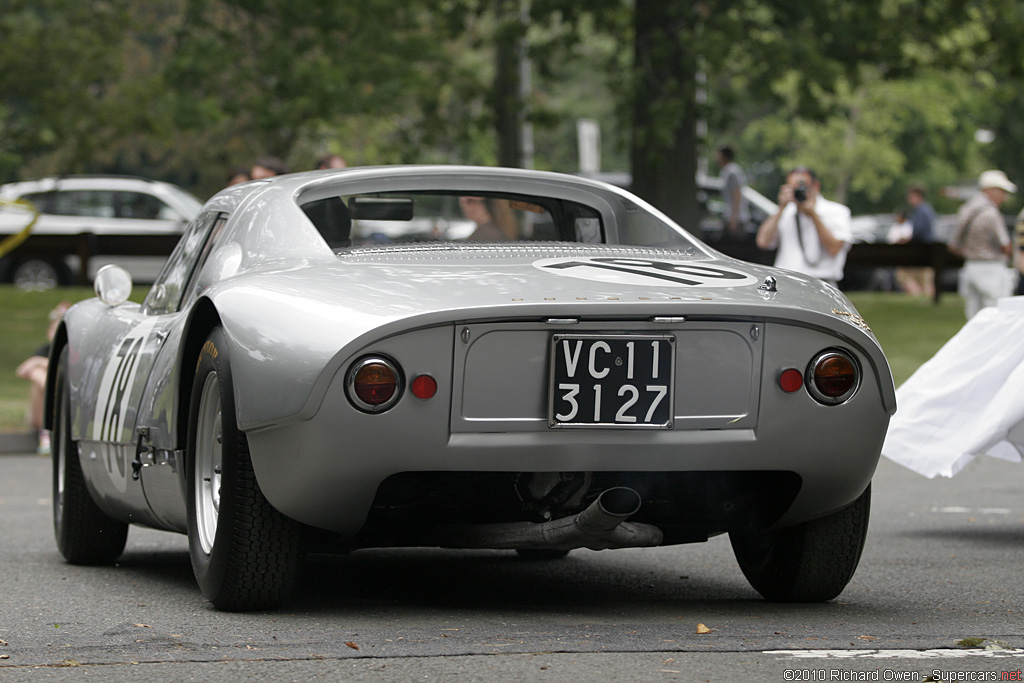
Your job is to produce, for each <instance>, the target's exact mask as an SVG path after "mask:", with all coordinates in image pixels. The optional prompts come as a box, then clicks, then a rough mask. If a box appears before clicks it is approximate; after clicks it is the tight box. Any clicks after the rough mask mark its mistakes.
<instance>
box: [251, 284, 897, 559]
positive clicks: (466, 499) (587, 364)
mask: <svg viewBox="0 0 1024 683" xmlns="http://www.w3.org/2000/svg"><path fill="white" fill-rule="evenodd" d="M579 298H583V297H579ZM702 298H703V299H709V300H710V299H711V297H693V296H690V297H685V299H687V300H686V301H682V300H681V298H680V297H673V296H671V295H661V296H659V295H656V294H654V293H653V292H652V293H651V295H650V296H645V295H640V296H632V297H622V296H619V297H608V296H603V297H600V296H599V297H594V296H589V297H586V300H584V301H580V300H576V299H577V297H570V299H572V300H571V301H567V300H566V299H565V298H564V297H561V296H558V295H556V296H554V297H543V296H536V297H532V298H531V297H524V298H523V299H521V300H518V301H510V302H507V303H505V304H503V305H501V306H490V307H482V308H479V309H477V310H465V309H463V310H458V311H446V312H443V313H441V312H439V313H436V314H434V315H433V316H428V317H426V318H425V319H424V321H423V324H420V325H416V324H415V323H410V324H412V325H413V327H414V328H415V329H410V330H408V331H401V332H397V333H394V334H388V335H385V336H382V337H381V338H378V339H372V340H369V341H366V340H364V341H362V342H361V343H360V344H359V345H358V347H357V348H353V349H351V350H347V351H346V353H345V354H344V357H343V358H339V359H338V361H337V363H336V365H335V366H333V368H332V370H331V372H332V379H331V381H330V384H329V387H328V388H327V389H326V390H325V392H324V393H323V396H322V399H320V400H319V402H318V405H317V407H316V410H315V414H314V415H313V416H312V417H311V418H310V419H308V420H301V421H295V422H286V423H284V424H276V425H273V426H267V427H265V428H260V429H255V430H252V431H251V432H250V433H249V440H250V444H251V447H252V453H253V461H254V465H255V467H256V471H257V474H258V475H259V479H260V483H261V487H262V488H263V490H264V492H265V493H266V495H267V497H268V499H269V500H270V501H271V502H272V503H273V504H274V505H275V506H276V507H278V508H279V509H280V510H281V511H282V512H284V513H285V514H287V515H289V516H291V517H294V518H295V519H298V520H299V521H302V522H304V523H306V524H309V525H311V526H314V527H318V528H321V529H325V530H329V531H333V532H337V533H338V534H340V535H341V536H342V537H344V538H347V539H349V540H350V542H351V543H352V544H353V545H356V546H359V545H379V544H384V545H387V544H403V545H406V544H407V545H417V544H440V545H456V546H464V545H470V546H474V547H477V546H479V547H509V546H507V545H502V544H501V543H500V542H499V541H496V540H491V541H487V540H480V539H479V538H477V537H475V536H474V537H472V538H473V540H467V538H468V537H466V536H465V535H458V534H456V535H455V536H454V537H449V536H446V535H445V532H444V531H443V530H444V529H449V530H450V529H451V528H452V527H453V525H454V526H460V525H465V524H477V525H493V524H515V523H523V522H527V523H535V524H542V523H545V522H548V521H550V520H557V519H560V518H563V517H565V516H567V515H573V514H577V513H579V512H580V511H582V510H583V509H585V508H586V507H587V506H588V505H591V504H593V503H594V501H595V500H596V499H597V498H598V496H599V495H600V494H601V493H602V492H604V491H607V490H610V489H617V488H623V487H624V488H626V489H629V490H631V491H633V492H635V493H636V495H637V498H638V501H639V509H638V510H636V511H635V514H633V515H632V516H631V519H632V521H635V522H639V523H643V524H649V525H652V526H655V527H657V528H658V529H660V530H661V532H662V533H663V539H661V540H660V541H659V542H664V543H679V542H690V541H701V540H706V539H707V538H708V537H709V536H710V535H714V534H718V533H724V532H729V531H734V530H754V529H770V528H775V527H783V526H788V525H792V524H796V523H800V522H804V521H807V520H810V519H814V518H816V517H820V516H823V515H826V514H828V513H830V512H832V511H834V510H836V509H839V508H841V507H843V506H845V505H847V504H849V503H850V502H852V501H853V500H855V499H856V498H857V497H858V495H860V494H861V492H863V490H864V489H865V487H866V486H867V484H868V482H869V481H870V479H871V476H872V473H873V471H874V468H875V465H876V463H877V458H878V453H879V451H880V448H881V442H882V439H883V437H884V432H885V428H886V425H887V423H888V419H889V415H890V413H891V411H892V409H893V407H894V406H893V404H892V399H891V396H890V394H891V388H892V387H891V378H890V376H889V373H888V368H887V366H885V365H884V358H882V356H881V353H880V351H879V350H878V348H877V344H876V343H875V342H874V340H873V339H872V338H871V337H870V336H869V335H868V334H866V333H865V332H864V331H863V330H861V329H859V328H858V327H857V326H856V325H854V324H851V323H850V322H849V321H848V320H846V319H844V318H842V317H841V316H838V315H829V314H821V313H816V312H813V311H808V310H797V309H792V308H789V307H786V306H773V305H758V304H756V303H751V302H747V303H742V302H740V300H738V299H737V300H734V301H732V302H728V303H724V304H722V305H716V304H715V303H713V302H711V303H709V301H703V300H701V299H702ZM723 298H724V297H723ZM545 299H554V300H553V301H546V300H545ZM610 299H611V300H610ZM430 317H433V318H439V317H440V318H447V320H444V321H438V322H428V321H429V319H430ZM644 544H649V543H644Z"/></svg>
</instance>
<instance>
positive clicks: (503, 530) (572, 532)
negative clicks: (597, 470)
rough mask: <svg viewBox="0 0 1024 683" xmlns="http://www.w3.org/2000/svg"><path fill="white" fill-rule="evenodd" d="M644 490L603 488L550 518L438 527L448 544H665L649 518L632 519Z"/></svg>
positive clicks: (593, 546) (497, 546) (595, 546)
mask: <svg viewBox="0 0 1024 683" xmlns="http://www.w3.org/2000/svg"><path fill="white" fill-rule="evenodd" d="M640 504H641V498H640V494H639V493H637V492H636V491H634V490H633V489H631V488H627V487H624V486H617V487H614V488H610V489H608V490H607V491H604V492H603V493H601V495H600V496H598V497H597V500H595V501H594V502H593V503H591V504H590V506H589V507H587V509H585V510H584V511H583V512H580V513H579V514H577V515H572V516H569V517H563V518H561V519H555V520H552V521H550V522H542V523H534V522H512V523H507V524H460V525H452V526H448V527H444V528H442V529H439V530H438V534H437V540H438V545H440V546H441V547H445V548H490V549H509V550H512V549H515V550H519V549H542V548H550V549H554V550H573V549H575V548H589V549H591V550H607V549H610V548H641V547H651V546H656V545H661V542H662V540H664V534H663V533H662V531H661V529H659V528H658V527H656V526H653V525H651V524H641V523H636V522H628V521H626V520H628V519H629V518H630V517H632V516H633V515H635V514H636V513H637V511H638V510H639V509H640Z"/></svg>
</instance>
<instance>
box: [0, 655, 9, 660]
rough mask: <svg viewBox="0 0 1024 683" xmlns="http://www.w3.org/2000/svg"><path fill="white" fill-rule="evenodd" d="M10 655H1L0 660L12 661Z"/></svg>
mask: <svg viewBox="0 0 1024 683" xmlns="http://www.w3.org/2000/svg"><path fill="white" fill-rule="evenodd" d="M10 658H11V656H10V655H0V659H10Z"/></svg>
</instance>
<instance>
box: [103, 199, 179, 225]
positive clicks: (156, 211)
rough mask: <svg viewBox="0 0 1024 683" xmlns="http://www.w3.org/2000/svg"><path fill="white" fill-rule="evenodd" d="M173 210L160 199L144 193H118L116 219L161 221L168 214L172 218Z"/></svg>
mask: <svg viewBox="0 0 1024 683" xmlns="http://www.w3.org/2000/svg"><path fill="white" fill-rule="evenodd" d="M174 213H175V212H174V210H173V209H171V207H169V206H167V204H165V203H164V201H163V200H162V199H160V198H159V197H154V196H153V195H151V194H146V193H144V192H118V193H117V217H118V218H133V219H136V220H139V219H141V220H147V221H154V220H161V219H165V218H166V217H167V216H168V214H171V215H172V216H173V214H174Z"/></svg>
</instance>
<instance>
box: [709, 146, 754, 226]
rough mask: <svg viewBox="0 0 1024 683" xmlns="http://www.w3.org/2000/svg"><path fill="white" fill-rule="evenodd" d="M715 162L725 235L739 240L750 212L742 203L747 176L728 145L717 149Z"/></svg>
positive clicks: (748, 219)
mask: <svg viewBox="0 0 1024 683" xmlns="http://www.w3.org/2000/svg"><path fill="white" fill-rule="evenodd" d="M715 160H716V161H717V162H718V166H719V169H720V170H719V177H720V178H721V179H722V199H723V201H725V229H726V233H725V234H726V235H728V236H729V237H731V238H733V239H741V238H742V237H743V232H744V230H745V229H746V226H747V223H749V222H750V211H749V210H748V209H747V205H746V204H745V203H744V201H743V187H744V185H746V184H747V176H746V174H744V173H743V169H742V168H741V167H740V165H739V164H738V163H736V152H735V151H734V150H733V148H732V147H730V146H729V145H722V146H721V147H719V148H718V151H717V153H716V154H715Z"/></svg>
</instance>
